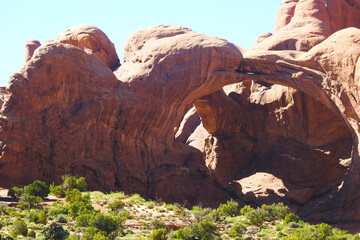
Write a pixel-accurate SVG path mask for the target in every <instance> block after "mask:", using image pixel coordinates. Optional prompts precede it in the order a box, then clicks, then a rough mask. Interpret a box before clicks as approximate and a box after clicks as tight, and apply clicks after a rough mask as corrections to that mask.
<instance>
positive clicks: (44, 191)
mask: <svg viewBox="0 0 360 240" xmlns="http://www.w3.org/2000/svg"><path fill="white" fill-rule="evenodd" d="M49 193H50V190H49V187H48V186H47V185H46V183H44V182H42V181H39V180H35V181H34V182H33V183H31V184H29V185H28V186H25V188H24V194H27V195H30V196H35V197H41V198H46V197H47V196H48V195H49Z"/></svg>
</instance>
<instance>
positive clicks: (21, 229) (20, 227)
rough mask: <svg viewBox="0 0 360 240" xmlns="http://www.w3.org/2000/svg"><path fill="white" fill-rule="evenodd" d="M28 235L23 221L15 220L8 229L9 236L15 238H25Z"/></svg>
mask: <svg viewBox="0 0 360 240" xmlns="http://www.w3.org/2000/svg"><path fill="white" fill-rule="evenodd" d="M27 234H28V229H27V226H26V223H25V222H24V221H23V220H16V221H15V222H14V223H13V225H12V226H11V228H10V235H11V236H12V237H16V236H18V235H23V236H24V237H26V236H27Z"/></svg>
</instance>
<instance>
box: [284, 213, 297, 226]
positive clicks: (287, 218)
mask: <svg viewBox="0 0 360 240" xmlns="http://www.w3.org/2000/svg"><path fill="white" fill-rule="evenodd" d="M299 220H300V218H299V217H298V216H296V215H295V214H293V213H289V214H287V215H286V216H285V220H284V224H285V225H287V224H288V223H290V222H295V223H297V222H299Z"/></svg>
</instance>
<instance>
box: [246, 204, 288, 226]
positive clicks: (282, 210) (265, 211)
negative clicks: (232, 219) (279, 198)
mask: <svg viewBox="0 0 360 240" xmlns="http://www.w3.org/2000/svg"><path fill="white" fill-rule="evenodd" d="M240 213H241V214H243V215H244V216H245V217H246V218H247V219H248V220H249V223H250V224H252V225H255V226H261V225H262V224H263V222H264V221H275V220H281V219H284V217H285V216H286V214H287V213H289V208H288V207H286V206H284V204H282V203H278V204H275V203H274V204H272V205H265V204H263V205H262V206H261V207H258V208H256V209H254V208H252V207H250V206H245V207H243V208H242V209H241V210H240Z"/></svg>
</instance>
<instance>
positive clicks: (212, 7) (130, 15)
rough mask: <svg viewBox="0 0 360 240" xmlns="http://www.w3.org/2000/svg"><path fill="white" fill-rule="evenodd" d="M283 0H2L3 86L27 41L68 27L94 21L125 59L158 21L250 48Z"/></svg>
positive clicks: (270, 29)
mask: <svg viewBox="0 0 360 240" xmlns="http://www.w3.org/2000/svg"><path fill="white" fill-rule="evenodd" d="M280 3H281V0H228V1H226V0H223V1H216V0H207V1H202V0H192V1H190V0H182V1H164V0H153V1H143V0H131V1H130V0H128V1H124V0H103V1H98V0H97V1H95V0H71V1H70V0H62V1H49V0H47V1H44V0H38V1H29V0H11V1H10V0H0V32H1V35H0V39H1V41H0V48H1V49H0V51H1V57H0V86H6V85H7V83H8V80H9V77H10V75H11V74H12V73H14V72H17V71H18V69H19V68H20V67H21V66H23V65H24V47H25V42H26V40H29V39H37V40H39V41H40V42H43V41H45V40H50V39H54V38H55V37H56V35H57V34H58V33H60V32H62V31H63V30H65V29H66V28H68V27H71V26H75V25H78V24H84V23H87V24H92V25H95V26H97V27H98V28H100V29H101V30H102V31H104V32H105V33H106V34H107V36H108V37H109V38H110V40H111V41H112V42H113V43H114V44H115V48H116V50H117V53H118V55H119V57H120V60H121V62H122V55H123V46H124V41H125V38H126V36H127V35H129V34H130V33H131V32H133V31H135V30H137V29H139V28H143V27H148V26H152V25H155V24H162V23H166V24H174V25H182V26H185V27H188V28H191V29H192V30H193V31H196V32H199V33H204V34H207V35H211V36H216V37H221V38H225V39H227V40H228V41H230V42H233V43H235V44H236V45H238V46H241V47H243V48H249V47H250V46H251V45H252V43H253V42H254V41H255V40H256V38H257V37H258V36H259V35H260V34H263V33H266V32H273V28H274V23H275V18H276V13H277V9H278V7H279V6H280Z"/></svg>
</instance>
